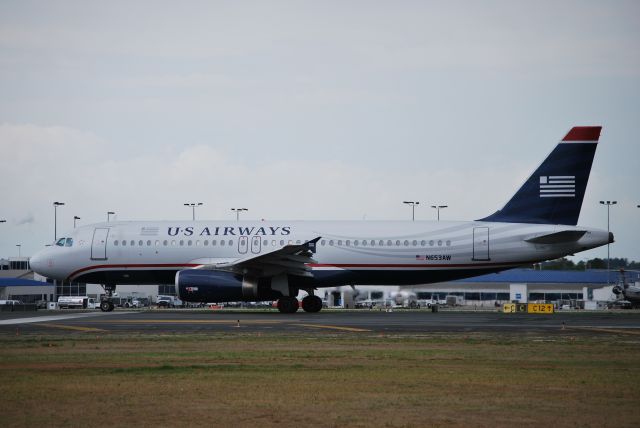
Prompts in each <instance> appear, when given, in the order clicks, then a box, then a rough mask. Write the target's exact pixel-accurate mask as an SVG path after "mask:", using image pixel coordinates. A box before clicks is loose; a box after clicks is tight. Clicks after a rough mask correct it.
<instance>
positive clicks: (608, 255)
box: [600, 201, 618, 285]
mask: <svg viewBox="0 0 640 428" xmlns="http://www.w3.org/2000/svg"><path fill="white" fill-rule="evenodd" d="M600 203H601V204H602V205H606V206H607V235H609V234H610V233H611V232H609V208H611V205H615V204H617V203H618V201H600ZM607 241H609V240H607ZM609 245H611V243H610V242H607V285H608V284H609V264H610V262H611V259H610V253H609Z"/></svg>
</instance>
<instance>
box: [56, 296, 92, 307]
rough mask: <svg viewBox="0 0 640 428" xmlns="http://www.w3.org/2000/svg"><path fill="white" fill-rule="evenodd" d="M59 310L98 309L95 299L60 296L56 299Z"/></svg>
mask: <svg viewBox="0 0 640 428" xmlns="http://www.w3.org/2000/svg"><path fill="white" fill-rule="evenodd" d="M58 306H59V307H60V309H65V308H66V309H96V308H98V307H100V304H99V303H96V299H94V298H93V297H88V296H60V297H58Z"/></svg>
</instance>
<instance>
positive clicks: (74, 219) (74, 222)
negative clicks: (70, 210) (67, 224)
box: [73, 215, 80, 229]
mask: <svg viewBox="0 0 640 428" xmlns="http://www.w3.org/2000/svg"><path fill="white" fill-rule="evenodd" d="M76 220H80V217H78V216H77V215H74V216H73V228H74V229H75V228H76Z"/></svg>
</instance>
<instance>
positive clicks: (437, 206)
mask: <svg viewBox="0 0 640 428" xmlns="http://www.w3.org/2000/svg"><path fill="white" fill-rule="evenodd" d="M448 207H449V206H448V205H431V208H435V209H436V211H438V221H440V209H441V208H448Z"/></svg>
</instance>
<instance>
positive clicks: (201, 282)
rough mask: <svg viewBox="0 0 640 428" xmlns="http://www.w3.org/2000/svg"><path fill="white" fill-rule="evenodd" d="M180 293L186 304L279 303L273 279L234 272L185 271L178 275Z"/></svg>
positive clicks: (177, 284)
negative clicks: (272, 282) (272, 284)
mask: <svg viewBox="0 0 640 428" xmlns="http://www.w3.org/2000/svg"><path fill="white" fill-rule="evenodd" d="M176 292H177V294H178V297H179V298H180V299H181V300H184V301H186V302H237V301H242V300H244V301H257V300H275V299H278V298H279V297H280V293H278V292H275V291H273V290H272V289H271V279H270V278H252V277H248V276H246V275H244V276H243V275H239V274H236V273H233V272H227V271H218V270H205V269H185V270H181V271H179V272H178V273H176Z"/></svg>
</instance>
